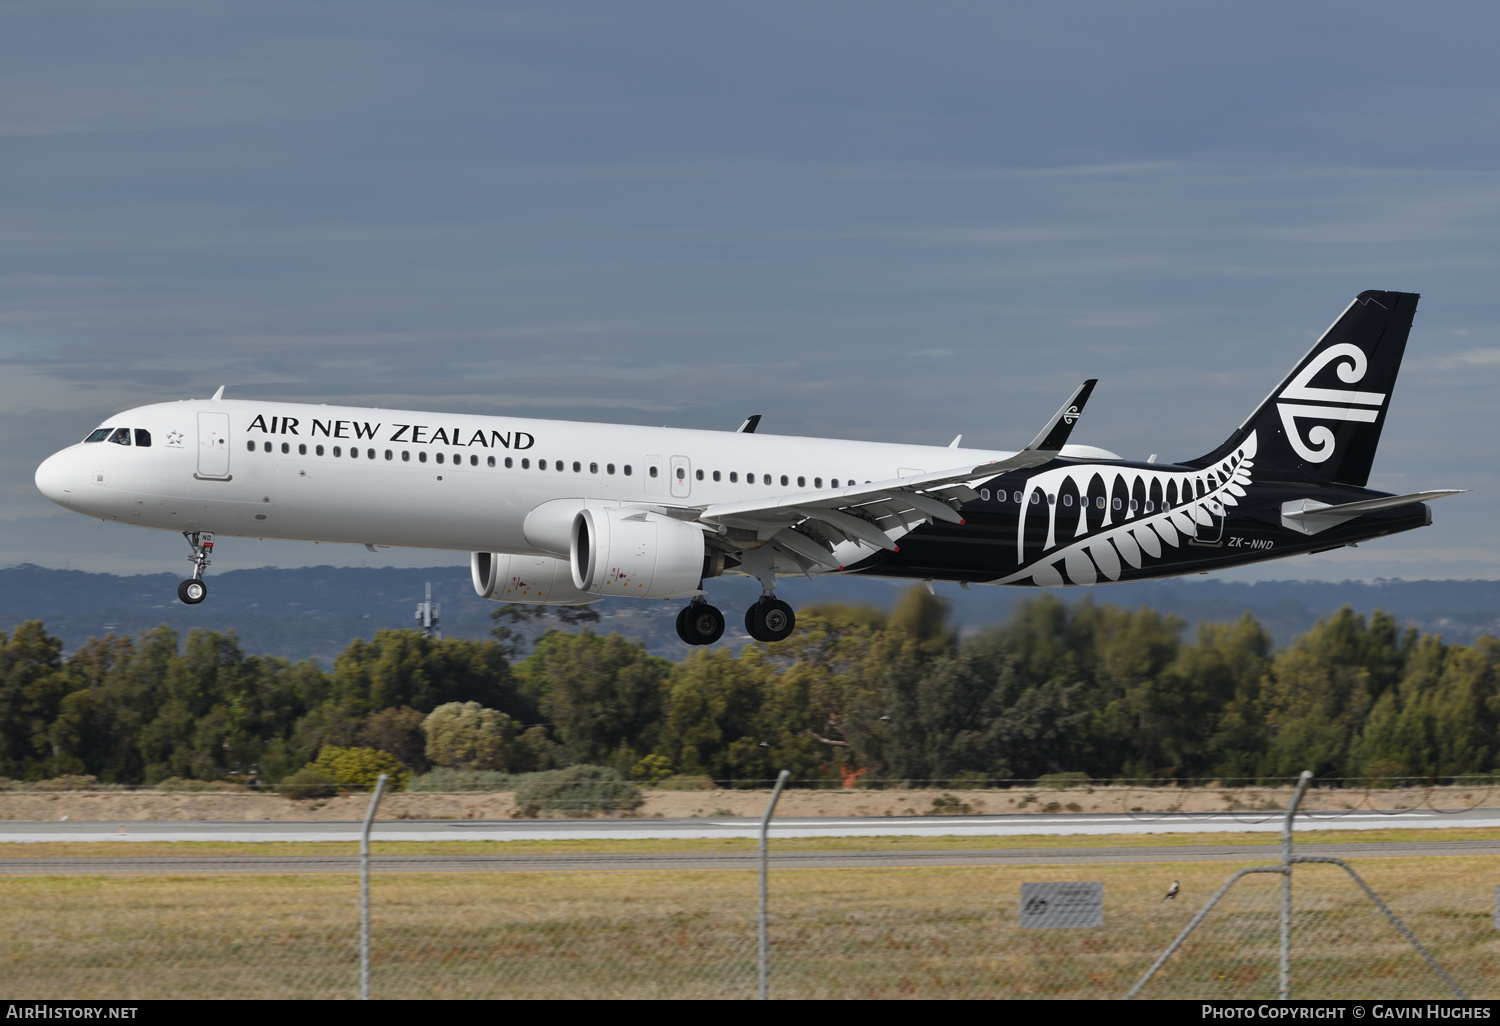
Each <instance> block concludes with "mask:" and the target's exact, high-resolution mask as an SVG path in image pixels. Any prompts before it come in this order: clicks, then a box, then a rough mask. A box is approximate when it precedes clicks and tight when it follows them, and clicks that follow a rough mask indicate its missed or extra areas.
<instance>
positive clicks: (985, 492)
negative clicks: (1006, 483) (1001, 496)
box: [979, 488, 990, 502]
mask: <svg viewBox="0 0 1500 1026" xmlns="http://www.w3.org/2000/svg"><path fill="white" fill-rule="evenodd" d="M979 497H980V498H981V499H983V500H984V501H985V502H989V501H990V490H989V489H988V488H981V489H979Z"/></svg>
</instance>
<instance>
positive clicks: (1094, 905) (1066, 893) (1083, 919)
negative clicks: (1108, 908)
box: [1021, 880, 1104, 930]
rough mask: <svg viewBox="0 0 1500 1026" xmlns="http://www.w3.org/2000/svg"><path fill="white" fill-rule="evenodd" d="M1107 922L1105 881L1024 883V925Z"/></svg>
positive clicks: (1043, 927)
mask: <svg viewBox="0 0 1500 1026" xmlns="http://www.w3.org/2000/svg"><path fill="white" fill-rule="evenodd" d="M1103 925H1104V882H1103V881H1101V880H1094V881H1086V882H1083V883H1023V884H1022V885H1021V928H1022V929H1023V930H1025V929H1032V930H1046V929H1057V928H1060V927H1073V926H1103Z"/></svg>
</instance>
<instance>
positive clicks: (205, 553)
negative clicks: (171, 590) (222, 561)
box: [177, 531, 214, 606]
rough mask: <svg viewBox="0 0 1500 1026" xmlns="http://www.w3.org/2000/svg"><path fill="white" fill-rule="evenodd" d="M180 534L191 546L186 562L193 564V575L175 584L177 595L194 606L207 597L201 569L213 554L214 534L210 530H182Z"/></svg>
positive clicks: (206, 564) (204, 567)
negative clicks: (191, 549) (191, 552)
mask: <svg viewBox="0 0 1500 1026" xmlns="http://www.w3.org/2000/svg"><path fill="white" fill-rule="evenodd" d="M182 536H183V537H184V538H186V539H187V543H188V544H189V545H191V546H192V548H193V554H192V555H191V556H189V557H188V562H190V563H192V564H193V576H192V577H190V578H188V579H187V580H185V581H183V582H182V583H181V584H179V585H178V586H177V597H178V598H180V599H182V601H184V602H186V603H187V604H188V605H190V606H196V605H197V604H198V603H199V602H202V601H203V600H204V599H206V598H208V585H207V584H206V583H204V580H203V571H204V570H206V569H207V568H208V557H209V556H212V555H213V554H214V536H213V533H212V532H210V531H201V532H200V531H183V532H182Z"/></svg>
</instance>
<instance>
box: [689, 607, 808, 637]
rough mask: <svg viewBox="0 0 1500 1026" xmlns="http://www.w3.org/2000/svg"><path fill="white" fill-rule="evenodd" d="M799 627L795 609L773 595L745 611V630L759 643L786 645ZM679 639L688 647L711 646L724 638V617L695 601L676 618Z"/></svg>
mask: <svg viewBox="0 0 1500 1026" xmlns="http://www.w3.org/2000/svg"><path fill="white" fill-rule="evenodd" d="M796 626H797V614H796V613H794V612H792V607H791V606H789V605H787V604H786V603H785V602H783V601H781V600H780V599H778V598H775V597H774V596H771V595H764V596H762V597H761V600H760V601H759V602H757V603H755V605H753V606H751V607H750V608H749V609H748V610H746V611H745V630H746V631H747V632H748V633H749V634H750V636H751V637H752V638H754V639H755V640H756V641H785V640H786V639H787V638H789V637H791V634H792V631H793V629H795V628H796ZM677 636H678V637H679V638H681V639H682V640H683V641H685V642H687V643H688V644H689V645H712V644H713V643H714V642H716V641H718V640H719V639H720V638H721V637H723V636H724V614H723V613H721V612H719V611H718V610H717V609H715V608H714V607H713V606H711V605H709V604H708V603H707V602H705V601H703V600H702V599H694V600H693V601H692V602H691V603H689V604H688V605H686V606H684V607H683V610H682V612H680V613H678V614H677Z"/></svg>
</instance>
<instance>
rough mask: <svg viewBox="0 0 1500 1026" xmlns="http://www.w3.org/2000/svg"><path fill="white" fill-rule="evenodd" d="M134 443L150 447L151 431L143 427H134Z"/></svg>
mask: <svg viewBox="0 0 1500 1026" xmlns="http://www.w3.org/2000/svg"><path fill="white" fill-rule="evenodd" d="M135 444H136V445H139V446H141V447H143V448H147V449H149V448H150V447H151V432H149V431H147V430H146V429H145V428H136V429H135Z"/></svg>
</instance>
